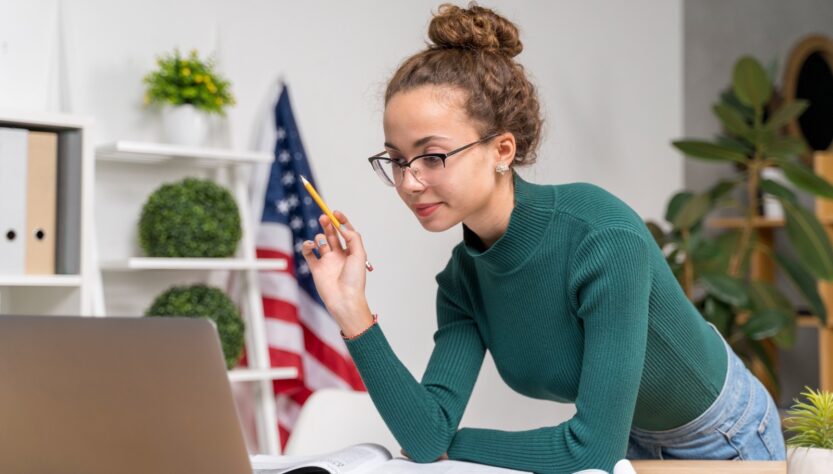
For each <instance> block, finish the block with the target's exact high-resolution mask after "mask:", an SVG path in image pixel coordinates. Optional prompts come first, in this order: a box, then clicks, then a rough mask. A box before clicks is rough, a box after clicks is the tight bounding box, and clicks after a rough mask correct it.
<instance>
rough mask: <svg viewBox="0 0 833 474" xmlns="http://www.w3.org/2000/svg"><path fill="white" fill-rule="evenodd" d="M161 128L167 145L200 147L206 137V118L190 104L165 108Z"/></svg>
mask: <svg viewBox="0 0 833 474" xmlns="http://www.w3.org/2000/svg"><path fill="white" fill-rule="evenodd" d="M162 128H163V129H164V133H165V140H166V141H167V142H168V143H173V144H176V145H186V146H202V145H204V144H205V141H206V138H207V137H208V117H207V116H206V115H205V113H204V112H201V111H199V110H198V109H197V108H196V107H194V106H193V105H190V104H184V105H177V106H165V107H164V108H163V109H162Z"/></svg>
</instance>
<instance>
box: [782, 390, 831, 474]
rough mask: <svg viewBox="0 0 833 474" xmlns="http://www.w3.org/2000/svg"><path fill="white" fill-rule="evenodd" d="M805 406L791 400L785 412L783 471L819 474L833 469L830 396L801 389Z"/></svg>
mask: <svg viewBox="0 0 833 474" xmlns="http://www.w3.org/2000/svg"><path fill="white" fill-rule="evenodd" d="M801 395H803V396H804V398H806V399H807V401H806V402H801V401H798V400H797V399H796V400H795V404H794V405H793V406H792V408H791V409H790V410H788V411H787V418H785V419H784V427H785V428H786V430H787V432H789V433H793V436H792V437H790V438H789V439H787V471H788V472H789V473H790V474H822V473H829V472H830V470H831V468H833V393H831V392H825V391H822V390H819V391H814V390H813V389H811V388H808V387H805V391H804V392H802V393H801Z"/></svg>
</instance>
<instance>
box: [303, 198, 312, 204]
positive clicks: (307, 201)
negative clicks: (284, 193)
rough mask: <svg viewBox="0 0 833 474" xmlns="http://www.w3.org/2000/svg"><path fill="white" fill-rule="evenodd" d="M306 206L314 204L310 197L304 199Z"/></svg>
mask: <svg viewBox="0 0 833 474" xmlns="http://www.w3.org/2000/svg"><path fill="white" fill-rule="evenodd" d="M304 204H305V205H307V206H309V205H311V204H312V198H311V197H309V196H306V197H304Z"/></svg>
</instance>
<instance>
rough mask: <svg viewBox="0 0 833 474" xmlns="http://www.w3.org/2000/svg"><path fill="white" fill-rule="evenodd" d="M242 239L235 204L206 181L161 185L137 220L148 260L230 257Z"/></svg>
mask: <svg viewBox="0 0 833 474" xmlns="http://www.w3.org/2000/svg"><path fill="white" fill-rule="evenodd" d="M241 236H242V230H241V228H240V212H239V211H238V208H237V203H236V202H235V201H234V198H233V197H232V195H231V193H229V192H228V190H226V189H225V188H223V187H222V186H220V185H218V184H216V183H214V182H213V181H209V180H201V179H196V178H186V179H184V180H182V181H180V182H177V183H173V184H165V185H163V186H161V187H160V188H159V189H157V190H156V191H154V192H153V194H151V195H150V197H149V198H148V200H147V202H146V203H145V205H144V206H143V208H142V215H141V217H140V219H139V244H140V245H141V247H142V249H143V250H144V251H145V252H146V253H147V255H149V256H151V257H191V258H200V257H229V256H231V255H234V252H235V250H236V249H237V244H238V242H239V241H240V238H241Z"/></svg>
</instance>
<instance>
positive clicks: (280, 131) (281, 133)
mask: <svg viewBox="0 0 833 474" xmlns="http://www.w3.org/2000/svg"><path fill="white" fill-rule="evenodd" d="M276 133H277V134H278V140H283V139H284V138H286V130H284V129H283V127H278V130H277V131H276Z"/></svg>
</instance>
